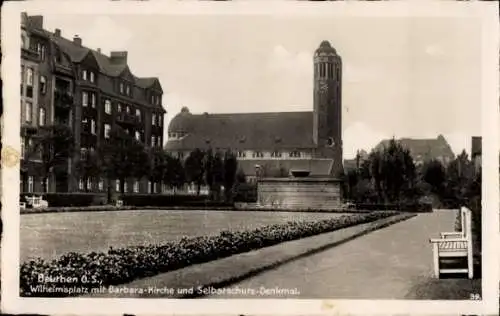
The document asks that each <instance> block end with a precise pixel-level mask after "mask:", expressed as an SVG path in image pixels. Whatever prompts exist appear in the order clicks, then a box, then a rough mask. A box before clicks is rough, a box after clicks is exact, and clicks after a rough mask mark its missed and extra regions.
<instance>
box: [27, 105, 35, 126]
mask: <svg viewBox="0 0 500 316" xmlns="http://www.w3.org/2000/svg"><path fill="white" fill-rule="evenodd" d="M32 117H33V104H32V103H31V102H26V123H31V120H32Z"/></svg>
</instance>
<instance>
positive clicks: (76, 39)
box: [73, 35, 82, 46]
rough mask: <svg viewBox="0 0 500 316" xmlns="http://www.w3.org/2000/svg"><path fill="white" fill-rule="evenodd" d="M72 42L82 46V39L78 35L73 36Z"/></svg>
mask: <svg viewBox="0 0 500 316" xmlns="http://www.w3.org/2000/svg"><path fill="white" fill-rule="evenodd" d="M73 43H75V44H76V45H78V46H82V39H81V38H80V36H78V35H75V36H74V37H73Z"/></svg>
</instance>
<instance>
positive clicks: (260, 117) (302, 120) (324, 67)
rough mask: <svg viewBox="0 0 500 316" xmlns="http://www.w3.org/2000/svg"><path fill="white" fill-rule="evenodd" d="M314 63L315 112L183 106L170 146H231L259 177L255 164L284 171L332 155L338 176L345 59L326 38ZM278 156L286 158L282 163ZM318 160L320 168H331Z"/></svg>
mask: <svg viewBox="0 0 500 316" xmlns="http://www.w3.org/2000/svg"><path fill="white" fill-rule="evenodd" d="M311 66H313V67H314V92H313V96H314V100H313V104H314V107H313V110H312V111H309V112H278V113H229V114H209V113H204V114H192V113H190V112H189V110H188V108H183V109H182V110H181V112H180V113H179V114H177V115H176V116H175V117H174V118H173V119H172V121H171V122H170V125H169V127H168V142H167V144H166V149H167V150H168V151H170V152H172V153H174V154H175V155H178V156H179V157H182V158H186V157H187V155H189V153H190V152H191V151H193V150H194V149H196V148H198V149H201V150H206V149H209V148H212V149H214V150H221V151H225V150H232V151H233V152H235V153H236V154H237V156H238V160H239V161H240V163H239V164H240V167H242V170H243V171H244V172H245V173H246V175H248V176H252V175H255V171H254V170H255V165H259V166H261V165H262V164H263V165H269V167H272V166H275V167H276V166H281V167H279V168H280V169H283V170H282V173H283V174H285V175H286V174H287V173H288V171H289V170H288V169H289V168H297V166H296V165H295V164H294V161H299V160H303V159H308V158H325V159H333V166H332V167H331V168H330V170H329V172H330V173H331V175H334V176H335V175H337V174H338V173H339V172H341V171H342V117H341V114H342V60H341V57H340V56H339V55H338V54H337V52H336V50H335V49H334V48H333V47H332V46H331V45H330V43H329V42H327V41H323V42H322V43H321V44H320V46H319V48H318V49H317V50H316V51H315V54H314V64H313V65H311ZM277 160H286V161H287V162H286V163H283V164H279V163H277V162H276V161H277ZM298 164H300V162H298ZM319 164H320V165H321V166H322V167H321V168H320V169H324V168H327V166H326V165H325V166H323V164H324V163H322V162H321V163H319ZM326 164H328V163H327V162H326ZM304 167H307V166H304ZM318 168H319V167H318ZM285 169H287V170H285ZM327 169H328V168H327Z"/></svg>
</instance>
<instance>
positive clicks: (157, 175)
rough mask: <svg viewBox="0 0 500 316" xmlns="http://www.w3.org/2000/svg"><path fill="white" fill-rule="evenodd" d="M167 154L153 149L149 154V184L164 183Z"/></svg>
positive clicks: (161, 150)
mask: <svg viewBox="0 0 500 316" xmlns="http://www.w3.org/2000/svg"><path fill="white" fill-rule="evenodd" d="M167 163H168V158H167V153H166V152H165V151H163V149H154V150H153V151H152V152H151V164H150V173H149V180H150V181H151V183H157V182H160V183H162V182H164V180H165V178H166V177H165V174H166V173H167V168H168V166H167Z"/></svg>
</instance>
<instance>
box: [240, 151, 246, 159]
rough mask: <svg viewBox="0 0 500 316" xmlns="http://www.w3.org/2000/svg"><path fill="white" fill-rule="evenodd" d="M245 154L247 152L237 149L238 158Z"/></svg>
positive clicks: (243, 156)
mask: <svg viewBox="0 0 500 316" xmlns="http://www.w3.org/2000/svg"><path fill="white" fill-rule="evenodd" d="M246 156H247V153H246V152H244V151H238V158H245V157H246Z"/></svg>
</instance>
